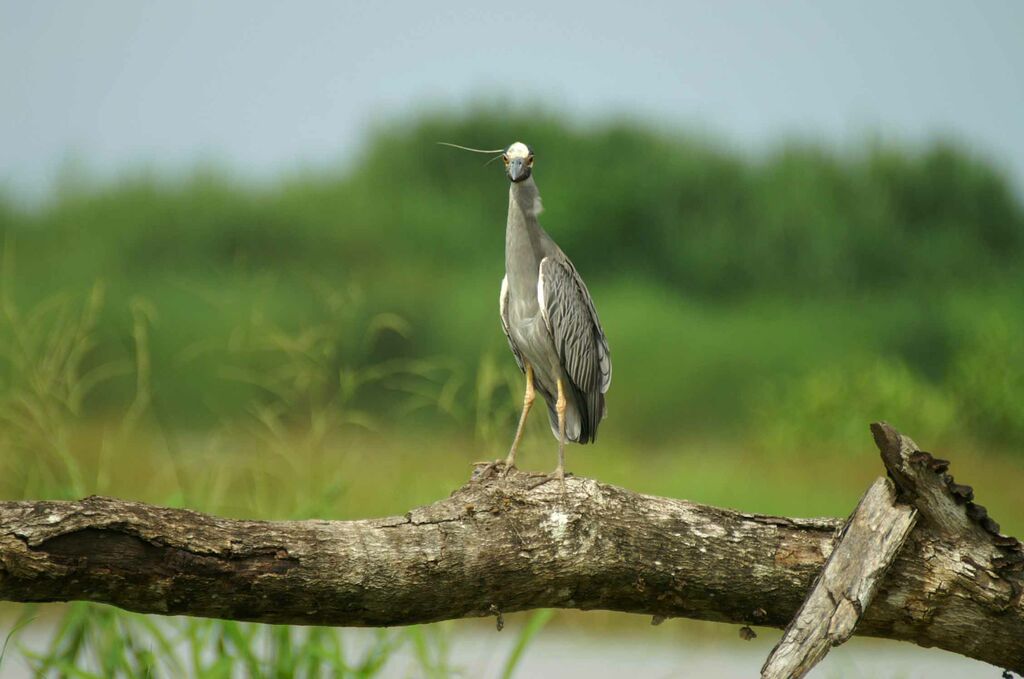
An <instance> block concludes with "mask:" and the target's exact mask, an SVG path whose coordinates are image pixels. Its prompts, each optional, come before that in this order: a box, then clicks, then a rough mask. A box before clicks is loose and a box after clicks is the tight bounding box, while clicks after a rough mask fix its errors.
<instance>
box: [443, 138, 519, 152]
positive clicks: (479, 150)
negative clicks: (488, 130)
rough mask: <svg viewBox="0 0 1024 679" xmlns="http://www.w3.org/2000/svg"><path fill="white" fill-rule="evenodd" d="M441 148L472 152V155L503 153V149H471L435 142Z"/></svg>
mask: <svg viewBox="0 0 1024 679" xmlns="http://www.w3.org/2000/svg"><path fill="white" fill-rule="evenodd" d="M437 143H438V144H440V145H441V146H451V147H452V148H453V149H462V150H463V151H472V152H473V153H504V152H505V149H489V150H488V149H471V148H469V147H468V146H460V145H458V144H449V143H448V142H446V141H439V142H437Z"/></svg>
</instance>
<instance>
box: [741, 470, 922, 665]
mask: <svg viewBox="0 0 1024 679" xmlns="http://www.w3.org/2000/svg"><path fill="white" fill-rule="evenodd" d="M916 521H917V510H916V509H914V508H913V507H912V506H910V505H906V504H902V503H898V502H896V488H895V486H894V485H893V483H892V481H890V480H889V479H886V478H880V479H877V480H876V481H875V482H874V483H873V484H871V486H870V487H869V488H868V490H867V492H866V493H864V497H862V498H861V501H860V503H858V505H857V508H856V509H855V510H854V512H853V514H851V515H850V519H849V520H848V521H847V522H846V525H845V526H843V530H842V531H841V533H840V535H839V539H838V541H837V542H836V545H835V547H834V548H833V550H832V554H830V555H829V557H828V560H827V561H826V562H825V567H824V568H823V569H822V570H821V574H820V575H819V576H818V579H817V580H816V581H815V583H814V587H813V588H812V589H811V593H810V594H809V595H808V596H807V599H806V600H804V603H803V605H802V606H801V607H800V610H799V611H798V612H797V614H796V616H795V617H794V618H793V620H792V622H790V623H789V625H788V626H787V627H786V631H785V633H784V634H783V635H782V639H780V640H779V643H778V644H776V646H775V648H774V649H772V652H771V654H770V655H769V656H768V660H766V661H765V664H764V666H763V667H762V668H761V677H762V678H763V679H787V678H789V679H798V678H799V677H803V676H804V675H806V674H807V673H808V672H809V671H810V670H811V668H813V667H814V666H815V665H816V664H817V663H818V662H820V661H821V659H822V658H824V657H825V654H826V653H828V652H829V650H830V649H831V648H832V647H833V646H838V645H840V644H842V643H843V642H844V641H846V640H847V639H849V638H850V637H851V636H852V635H853V631H854V629H855V628H856V627H857V623H858V622H859V621H860V618H861V616H862V615H863V614H864V611H866V610H867V608H868V606H869V605H870V604H871V601H872V600H873V599H874V597H875V592H877V591H878V587H879V585H880V584H881V582H882V578H883V577H884V575H885V573H886V572H887V571H888V570H889V567H890V566H891V565H892V563H893V561H894V560H895V559H896V554H898V553H899V550H900V547H902V546H903V543H904V541H905V540H906V539H907V536H908V535H910V531H911V530H912V529H913V528H914V524H915V523H916Z"/></svg>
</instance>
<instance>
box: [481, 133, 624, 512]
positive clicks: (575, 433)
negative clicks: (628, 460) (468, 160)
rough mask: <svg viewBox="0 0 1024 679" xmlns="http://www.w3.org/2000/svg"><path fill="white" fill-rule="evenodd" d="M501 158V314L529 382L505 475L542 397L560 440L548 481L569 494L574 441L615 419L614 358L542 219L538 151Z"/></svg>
mask: <svg viewBox="0 0 1024 679" xmlns="http://www.w3.org/2000/svg"><path fill="white" fill-rule="evenodd" d="M501 159H502V161H503V162H504V164H505V174H506V176H507V177H508V180H509V194H508V219H507V222H506V225H505V277H504V278H503V279H502V281H501V292H500V295H499V299H498V310H499V315H500V317H501V326H502V328H503V329H504V331H505V337H506V338H507V339H508V344H509V347H510V348H511V349H512V354H513V356H515V359H516V363H517V364H518V365H519V369H520V371H522V373H523V374H524V375H525V376H526V386H525V392H524V395H523V409H522V413H521V414H520V416H519V424H518V426H517V427H516V432H515V436H514V438H513V439H512V445H511V446H510V448H509V451H508V455H507V457H506V458H505V461H504V470H503V472H504V473H505V474H507V473H508V472H509V470H511V469H513V468H514V467H515V459H516V453H517V451H518V449H519V444H520V442H521V441H522V439H523V431H524V429H525V427H526V420H527V417H528V416H529V414H530V408H531V407H532V406H533V402H534V399H535V395H536V394H538V393H539V394H540V395H541V397H542V398H543V399H544V402H545V403H546V404H547V407H548V419H549V422H550V425H551V432H552V434H554V436H555V438H556V439H557V440H558V466H557V467H556V468H555V470H554V471H553V472H552V473H551V474H550V475H548V476H549V478H552V479H557V480H558V481H559V483H560V484H561V487H562V491H563V493H564V491H565V446H566V443H568V442H573V443H579V444H586V443H591V442H593V441H594V440H595V438H596V436H597V428H598V425H599V424H600V423H601V421H602V420H603V419H604V417H605V415H606V413H607V408H606V405H605V394H606V393H607V392H608V387H609V386H611V382H612V363H611V352H610V350H609V348H608V339H607V337H606V336H605V334H604V330H603V329H602V327H601V321H600V320H599V319H598V316H597V309H596V308H595V307H594V300H593V298H592V297H591V296H590V291H589V290H587V285H586V283H584V282H583V278H582V277H581V276H580V274H579V272H578V271H577V270H576V267H575V266H574V265H573V263H572V261H570V259H569V258H568V257H567V256H566V254H565V253H564V252H562V249H561V248H560V247H558V244H557V243H555V241H554V240H553V239H552V238H551V236H549V235H548V234H547V232H546V231H545V230H544V229H543V228H542V227H541V225H540V222H538V221H537V218H538V216H539V215H540V213H541V210H542V207H541V200H540V192H539V190H538V188H537V184H536V182H535V181H534V177H533V168H534V154H533V150H532V149H531V148H530V147H529V146H527V145H526V144H524V143H522V142H515V143H513V144H511V145H510V146H508V148H506V149H504V150H503V152H502V154H501Z"/></svg>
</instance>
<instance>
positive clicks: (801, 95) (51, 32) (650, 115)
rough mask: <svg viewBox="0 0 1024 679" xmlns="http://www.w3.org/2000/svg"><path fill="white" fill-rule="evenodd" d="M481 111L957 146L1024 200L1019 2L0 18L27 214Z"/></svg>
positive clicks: (334, 152) (252, 5)
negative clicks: (98, 185) (67, 183)
mask: <svg viewBox="0 0 1024 679" xmlns="http://www.w3.org/2000/svg"><path fill="white" fill-rule="evenodd" d="M491 99H500V100H502V101H511V102H523V104H525V105H533V104H537V103H541V104H543V105H544V106H548V107H551V108H553V109H556V110H559V111H563V112H565V113H566V114H568V115H571V116H573V117H575V118H576V119H578V120H579V121H580V122H581V124H585V123H586V122H590V121H599V120H601V119H602V118H604V117H609V116H622V115H627V116H632V117H635V118H639V119H642V120H650V121H652V122H654V123H656V124H658V125H661V126H667V127H670V128H678V129H697V130H701V131H703V132H707V133H708V134H711V135H712V136H714V137H716V138H718V139H720V140H723V142H724V143H728V144H729V145H730V146H733V147H735V148H739V149H744V150H749V151H750V152H751V153H757V152H759V151H761V150H764V149H765V148H770V147H771V145H772V144H776V143H778V142H779V141H781V140H783V139H786V138H792V137H801V138H810V139H813V140H818V141H823V142H825V143H829V144H834V145H837V146H842V147H844V148H845V147H849V146H856V144H857V143H858V142H863V141H864V140H865V139H866V138H869V137H874V138H878V137H882V138H884V139H893V140H900V141H902V142H905V143H908V144H914V143H918V142H920V141H922V140H927V139H929V138H932V137H934V136H936V135H945V136H952V137H955V138H956V139H958V140H960V141H961V142H962V143H963V144H965V145H967V146H969V147H970V148H972V149H975V150H977V151H978V152H979V153H982V154H985V155H986V156H988V157H991V158H992V159H993V160H994V161H995V162H996V163H997V164H999V165H1000V166H1002V167H1004V168H1007V170H1008V171H1009V172H1010V173H1011V178H1012V180H1013V182H1014V184H1015V186H1016V187H1017V188H1018V190H1021V193H1022V195H1024V2H1020V1H1019V0H1009V1H1005V2H1000V1H996V0H991V1H986V2H966V1H965V2H956V3H954V2H942V1H939V0H935V1H931V2H921V1H916V0H912V1H907V2H900V3H892V2H888V1H886V2H877V1H874V0H871V1H864V2H848V1H833V0H823V1H820V2H783V1H781V0H780V1H773V2H757V3H755V2H739V1H728V2H726V1H721V2H718V1H716V2H688V1H680V0H675V1H657V0H656V1H652V2H632V3H614V4H613V3H601V2H590V3H561V2H532V1H523V2H505V3H500V4H499V3H491V2H480V1H479V0H473V1H469V0H454V1H452V2H435V3H413V2H406V3H399V2H388V1H384V0H380V1H377V2H345V1H333V2H288V3H284V2H252V1H248V2H236V1H234V0H232V1H225V2H199V1H194V2H193V1H187V0H176V1H166V2H165V1H159V2H144V3H143V2H137V1H135V0H130V1H129V0H107V1H97V2H81V1H78V0H55V1H51V2H25V1H24V0H17V1H12V0H0V187H4V189H5V190H6V193H7V194H8V195H14V196H15V197H17V198H24V199H26V200H34V199H40V198H43V197H45V196H46V195H47V192H48V191H49V190H50V189H51V187H52V186H53V183H54V181H55V179H56V178H57V177H58V176H60V174H61V173H62V171H67V168H69V167H74V168H78V169H84V170H86V171H87V174H89V175H92V176H96V177H100V178H104V177H112V176H118V175H124V174H126V173H127V174H130V173H131V172H133V171H137V170H139V169H140V168H155V169H157V170H161V171H166V172H181V171H187V170H188V169H189V168H190V167H193V166H194V165H195V164H197V163H207V164H209V163H214V164H217V165H220V166H221V167H223V168H225V169H227V170H229V171H231V172H235V173H238V174H239V175H241V176H243V177H247V178H250V177H251V178H262V179H273V178H274V177H277V176H280V175H282V174H288V173H291V172H294V171H296V170H299V169H302V168H308V167H317V166H321V165H325V164H327V165H330V164H334V163H344V162H346V161H348V160H351V159H352V158H354V157H357V156H356V154H357V152H358V150H359V149H360V148H361V143H362V141H363V140H364V139H365V138H366V132H367V130H368V129H369V128H370V126H372V125H374V124H375V123H377V122H379V121H381V120H387V119H389V118H392V117H401V116H405V115H407V114H409V113H410V112H412V111H415V110H417V109H418V108H420V107H431V108H437V107H450V108H453V109H459V108H460V107H464V106H466V105H467V104H468V103H472V102H481V101H488V100H491ZM505 141H507V140H498V141H496V144H497V145H502V144H503V143H505ZM62 168H63V169H62Z"/></svg>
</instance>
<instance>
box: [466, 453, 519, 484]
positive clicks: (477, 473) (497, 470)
mask: <svg viewBox="0 0 1024 679" xmlns="http://www.w3.org/2000/svg"><path fill="white" fill-rule="evenodd" d="M515 468H516V467H515V465H513V464H510V463H509V461H508V458H505V459H504V460H482V461H480V462H474V463H473V474H472V476H470V481H476V482H480V481H486V480H487V479H490V478H493V477H495V476H497V477H499V478H502V479H504V478H506V477H507V476H508V475H509V474H510V473H512V470H513V469H515Z"/></svg>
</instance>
